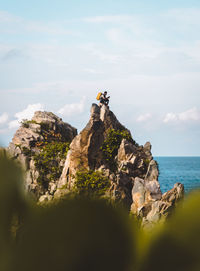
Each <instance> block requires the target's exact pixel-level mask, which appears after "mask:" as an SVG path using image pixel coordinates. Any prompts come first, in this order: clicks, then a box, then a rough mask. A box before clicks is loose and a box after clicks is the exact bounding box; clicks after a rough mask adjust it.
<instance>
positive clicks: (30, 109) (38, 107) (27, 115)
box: [8, 103, 44, 129]
mask: <svg viewBox="0 0 200 271" xmlns="http://www.w3.org/2000/svg"><path fill="white" fill-rule="evenodd" d="M43 110H44V105H42V104H40V103H38V104H29V105H28V106H27V108H25V109H24V110H23V111H21V112H18V113H16V114H15V118H16V119H15V120H12V121H10V122H9V123H8V127H9V129H13V128H17V127H19V125H20V122H21V121H22V120H23V119H31V118H32V117H33V115H34V113H35V111H43Z"/></svg>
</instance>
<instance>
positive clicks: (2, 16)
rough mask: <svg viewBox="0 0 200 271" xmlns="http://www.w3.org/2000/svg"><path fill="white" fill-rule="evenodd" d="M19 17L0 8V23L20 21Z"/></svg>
mask: <svg viewBox="0 0 200 271" xmlns="http://www.w3.org/2000/svg"><path fill="white" fill-rule="evenodd" d="M21 21H22V19H21V18H20V17H17V16H14V15H12V14H10V13H8V12H6V11H3V10H0V23H18V22H21Z"/></svg>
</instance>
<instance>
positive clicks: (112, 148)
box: [101, 129, 135, 172]
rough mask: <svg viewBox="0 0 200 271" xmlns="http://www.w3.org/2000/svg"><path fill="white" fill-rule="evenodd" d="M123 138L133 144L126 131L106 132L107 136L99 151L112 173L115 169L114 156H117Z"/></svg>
mask: <svg viewBox="0 0 200 271" xmlns="http://www.w3.org/2000/svg"><path fill="white" fill-rule="evenodd" d="M123 138H125V139H127V140H128V141H130V142H132V143H135V141H134V140H133V139H132V137H131V135H130V133H129V132H128V131H127V130H114V129H110V130H109V132H108V136H107V138H106V140H105V141H104V142H103V145H102V147H101V150H102V152H103V158H104V160H105V161H106V163H107V164H108V165H109V168H110V169H111V170H112V171H113V172H115V171H116V169H117V162H116V160H115V156H116V155H117V152H118V149H119V147H120V144H121V142H122V139H123Z"/></svg>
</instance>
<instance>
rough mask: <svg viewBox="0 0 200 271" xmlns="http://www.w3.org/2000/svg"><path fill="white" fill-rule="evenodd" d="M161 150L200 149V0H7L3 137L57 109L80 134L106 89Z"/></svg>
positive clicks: (2, 40) (0, 9)
mask: <svg viewBox="0 0 200 271" xmlns="http://www.w3.org/2000/svg"><path fill="white" fill-rule="evenodd" d="M105 90H106V91H108V93H109V95H110V96H111V99H110V109H111V110H112V111H113V112H114V113H115V115H116V116H117V118H118V119H119V121H120V122H121V123H123V124H124V125H125V126H126V127H127V128H128V129H129V130H130V131H131V133H132V136H133V138H134V139H135V140H136V141H137V142H138V143H139V144H140V145H143V144H145V142H146V141H150V142H151V144H152V153H153V155H154V156H200V147H199V146H200V98H199V94H200V1H199V0H198V1H195V0H190V1H186V0H181V1H180V0H173V1H172V0H168V1H156V0H140V1H134V0H130V1H129V0H126V1H122V0H115V1H112V0H102V1H89V0H85V1H82V0H74V1H67V0H65V1H64V0H57V1H51V0H48V1H47V0H43V1H41V0H40V1H39V0H35V1H25V0H18V1H16V0H13V1H12V0H7V1H2V0H0V144H1V145H2V146H7V145H8V144H9V142H10V141H11V140H12V137H13V135H14V133H15V131H16V130H17V129H18V127H19V125H20V122H21V121H22V119H31V118H32V116H33V113H34V112H35V111H37V110H45V111H51V112H53V113H54V114H56V115H58V116H59V117H61V118H62V119H63V120H64V121H65V122H68V123H70V124H71V125H72V126H74V127H76V128H78V131H81V129H83V128H84V127H85V125H86V124H87V122H88V119H89V115H90V107H91V104H92V103H95V102H97V101H96V99H95V98H96V95H97V93H98V92H99V91H105Z"/></svg>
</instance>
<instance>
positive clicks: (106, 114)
mask: <svg viewBox="0 0 200 271" xmlns="http://www.w3.org/2000/svg"><path fill="white" fill-rule="evenodd" d="M112 129H114V130H117V131H126V133H127V134H129V135H130V131H129V130H127V129H126V128H125V127H124V126H123V125H122V124H120V122H119V121H118V120H117V118H116V117H115V115H114V114H113V113H112V112H111V111H110V110H109V108H108V107H106V106H102V107H101V108H99V106H97V105H96V104H93V105H92V108H91V116H90V120H89V122H88V124H87V125H86V127H85V128H84V129H83V131H82V132H81V133H80V134H79V135H78V136H76V137H75V138H74V140H73V141H72V143H71V145H70V151H69V152H68V155H67V159H66V161H65V165H64V169H63V172H62V175H61V178H60V180H59V183H58V191H57V194H59V188H62V187H63V186H65V187H67V189H68V190H70V189H71V187H73V185H74V176H75V174H76V172H77V171H80V170H81V169H82V168H84V169H88V170H95V171H96V170H98V171H102V172H103V174H104V175H106V176H108V177H109V179H110V181H111V187H110V196H111V197H112V198H113V199H114V200H118V201H121V202H123V203H124V204H125V206H127V207H128V208H129V209H130V208H131V209H132V210H136V209H137V205H138V202H137V201H135V202H133V197H134V198H135V199H136V197H137V195H138V198H140V196H139V192H135V193H132V189H133V191H136V190H137V188H136V187H137V184H136V183H137V180H138V179H140V180H141V182H144V183H145V189H146V190H145V199H146V201H151V200H152V201H153V200H157V199H160V198H161V196H162V195H161V191H160V185H159V183H158V169H157V164H156V162H155V161H154V160H153V158H152V154H151V144H150V143H149V142H148V143H146V144H145V145H144V147H143V146H139V145H138V144H137V143H135V141H134V140H128V139H126V138H123V139H122V141H121V142H120V144H119V146H118V148H117V151H116V155H115V157H113V159H114V161H115V163H116V165H117V167H116V170H115V171H113V170H112V168H111V167H110V163H107V161H106V160H105V159H104V153H103V150H102V145H103V143H104V142H105V140H106V139H107V138H108V136H109V133H110V131H111V130H112ZM130 136H131V135H130ZM135 180H136V181H135ZM62 193H63V190H62ZM139 201H142V199H141V198H140V199H139ZM140 205H141V203H140V204H139V206H138V207H139V208H140Z"/></svg>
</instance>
